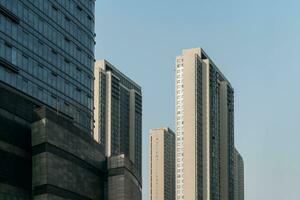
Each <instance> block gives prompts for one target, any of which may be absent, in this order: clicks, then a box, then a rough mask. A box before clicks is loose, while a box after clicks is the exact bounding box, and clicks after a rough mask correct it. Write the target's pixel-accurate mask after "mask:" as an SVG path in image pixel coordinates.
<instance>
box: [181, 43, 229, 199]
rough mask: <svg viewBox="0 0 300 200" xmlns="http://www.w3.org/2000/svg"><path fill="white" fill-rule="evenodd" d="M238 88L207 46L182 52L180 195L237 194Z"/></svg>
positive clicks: (226, 196)
mask: <svg viewBox="0 0 300 200" xmlns="http://www.w3.org/2000/svg"><path fill="white" fill-rule="evenodd" d="M233 100H234V99H233V88H232V87H231V85H230V83H229V82H228V81H227V79H226V78H225V76H224V75H223V74H222V73H221V71H220V70H219V69H218V68H217V67H216V65H215V64H214V63H213V61H212V60H211V59H210V58H209V57H208V56H207V54H206V53H205V52H204V51H203V50H202V49H201V48H195V49H185V50H183V51H182V54H181V55H179V56H177V58H176V200H233V189H234V188H233V185H234V183H233V172H234V171H233V159H234V158H233V155H234V154H233V153H234V132H233V131H234V130H233V113H234V110H233V108H234V101H233Z"/></svg>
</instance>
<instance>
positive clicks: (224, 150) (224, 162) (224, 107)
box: [219, 81, 229, 200]
mask: <svg viewBox="0 0 300 200" xmlns="http://www.w3.org/2000/svg"><path fill="white" fill-rule="evenodd" d="M219 87H220V113H221V116H220V117H221V119H222V120H221V124H220V131H221V134H220V137H221V138H220V139H221V141H222V142H221V145H220V154H221V156H220V163H221V169H222V170H221V171H220V176H221V177H220V180H221V184H220V189H221V199H222V200H228V199H229V184H228V183H229V182H228V180H229V173H228V170H229V165H228V159H229V155H228V148H229V141H228V136H229V135H228V112H227V111H228V101H227V87H228V84H227V83H226V82H225V81H222V82H220V83H219Z"/></svg>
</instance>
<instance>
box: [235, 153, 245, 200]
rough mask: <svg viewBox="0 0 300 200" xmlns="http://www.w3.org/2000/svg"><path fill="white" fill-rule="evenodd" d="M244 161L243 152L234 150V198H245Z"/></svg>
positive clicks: (239, 199)
mask: <svg viewBox="0 0 300 200" xmlns="http://www.w3.org/2000/svg"><path fill="white" fill-rule="evenodd" d="M244 191H245V185H244V161H243V158H242V156H241V154H240V153H239V152H238V151H237V150H236V149H235V150H234V200H244V195H245V194H244Z"/></svg>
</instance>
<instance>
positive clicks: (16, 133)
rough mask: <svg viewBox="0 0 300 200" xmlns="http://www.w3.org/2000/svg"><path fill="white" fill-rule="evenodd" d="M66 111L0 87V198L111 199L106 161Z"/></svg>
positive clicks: (97, 146)
mask: <svg viewBox="0 0 300 200" xmlns="http://www.w3.org/2000/svg"><path fill="white" fill-rule="evenodd" d="M101 149H102V148H101V146H100V145H99V144H98V143H96V142H95V141H94V140H93V138H92V136H91V135H89V134H87V133H86V132H84V131H82V130H81V129H79V128H77V127H76V126H75V125H74V124H73V122H72V120H70V119H68V118H66V117H65V116H63V114H61V113H57V112H55V111H52V110H48V109H46V108H44V107H42V105H41V104H40V103H39V102H37V101H35V100H34V99H30V98H28V97H27V96H26V95H23V94H22V93H19V92H17V91H15V90H13V89H11V88H8V87H6V86H5V85H1V84H0V158H1V162H0V199H18V200H19V199H21V200H27V199H28V200H29V199H37V200H40V199H50V200H51V199H55V200H63V199H78V200H81V199H82V200H93V199H95V200H96V199H98V200H102V199H106V198H107V197H106V191H107V188H106V184H107V170H106V158H105V156H104V154H103V152H102V151H101Z"/></svg>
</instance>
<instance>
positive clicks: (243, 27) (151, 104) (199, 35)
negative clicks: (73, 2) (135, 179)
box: [96, 0, 300, 200]
mask: <svg viewBox="0 0 300 200" xmlns="http://www.w3.org/2000/svg"><path fill="white" fill-rule="evenodd" d="M299 9H300V1H299V0H295V1H292V0H279V1H277V0H248V1H244V0H226V1H225V0H219V1H217V0H210V1H204V0H181V1H177V0H150V1H149V0H148V1H143V0H97V1H96V33H97V38H96V41H97V44H96V58H97V59H103V58H105V59H107V60H109V61H110V62H111V63H112V64H113V65H115V66H116V67H117V68H119V69H120V70H121V71H122V72H124V73H125V74H126V75H128V76H129V77H131V78H132V79H133V80H135V81H136V82H137V83H138V84H140V85H141V86H142V88H143V170H144V171H143V173H144V176H143V183H144V184H143V196H144V200H147V199H148V132H149V129H150V128H155V127H160V126H170V127H171V128H172V129H174V108H175V105H174V99H175V97H174V90H175V89H174V86H175V84H174V68H175V57H176V55H179V54H180V53H181V49H183V48H192V47H203V48H204V50H205V51H206V52H207V54H208V55H209V56H210V57H211V58H212V59H213V60H214V62H215V63H216V64H217V65H218V67H219V68H220V70H221V71H222V72H223V73H224V75H225V76H226V77H227V78H228V79H229V81H230V82H231V84H232V85H233V87H234V88H235V144H236V146H237V148H238V150H239V151H240V152H241V154H242V155H243V158H244V162H245V193H246V194H245V199H246V200H299V199H300V192H299V178H300V106H299V103H300V89H299V87H300V78H299V77H300V11H299Z"/></svg>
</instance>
